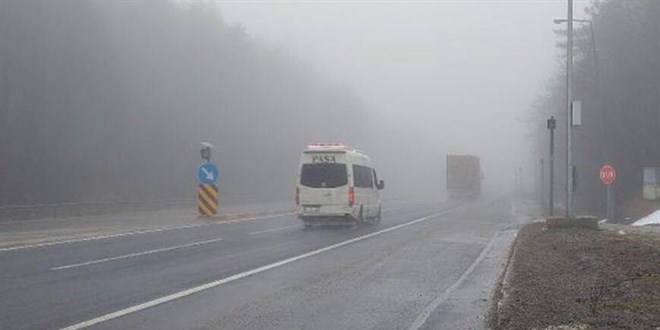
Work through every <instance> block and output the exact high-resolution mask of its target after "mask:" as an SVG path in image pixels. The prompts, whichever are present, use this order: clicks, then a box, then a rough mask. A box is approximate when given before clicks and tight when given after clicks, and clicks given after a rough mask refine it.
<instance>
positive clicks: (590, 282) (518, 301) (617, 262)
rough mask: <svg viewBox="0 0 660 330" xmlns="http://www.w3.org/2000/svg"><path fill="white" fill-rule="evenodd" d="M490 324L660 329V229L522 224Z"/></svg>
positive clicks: (529, 327)
mask: <svg viewBox="0 0 660 330" xmlns="http://www.w3.org/2000/svg"><path fill="white" fill-rule="evenodd" d="M498 290H499V291H498V292H496V294H495V299H494V305H493V307H492V308H491V313H490V320H489V326H490V327H491V328H492V329H496V330H499V329H652V330H656V329H660V235H658V234H657V233H641V232H635V233H627V234H624V235H622V234H619V232H618V231H612V230H593V229H586V228H559V229H551V230H548V229H546V228H545V224H544V223H533V224H530V225H527V226H525V227H523V229H522V230H521V231H520V233H519V236H518V238H517V240H516V242H515V245H514V247H513V250H512V254H511V260H510V262H509V266H508V267H507V271H506V272H505V274H504V275H503V279H502V283H501V284H500V287H499V288H498Z"/></svg>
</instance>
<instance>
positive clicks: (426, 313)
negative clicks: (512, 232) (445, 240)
mask: <svg viewBox="0 0 660 330" xmlns="http://www.w3.org/2000/svg"><path fill="white" fill-rule="evenodd" d="M499 233H500V232H499V231H497V232H495V234H493V236H492V237H491V238H490V241H488V244H486V246H485V247H484V248H483V249H482V250H481V253H480V254H479V256H478V257H477V259H474V261H473V262H472V264H471V265H470V267H468V268H467V269H466V270H465V272H463V274H461V277H459V278H458V280H456V282H454V284H452V285H451V286H449V287H448V288H447V289H445V291H444V292H443V293H442V295H440V296H438V297H437V298H435V299H434V300H433V301H432V302H431V303H430V304H428V305H427V306H426V308H424V310H422V312H421V313H420V314H419V315H418V316H417V318H416V319H415V321H414V322H413V323H412V324H411V325H410V327H408V330H419V329H421V328H422V327H423V326H424V324H426V321H427V320H428V319H429V317H431V314H432V313H433V312H434V311H435V310H436V309H438V307H440V305H441V304H442V303H443V302H445V301H446V300H447V298H448V297H449V295H450V294H452V293H453V292H454V291H455V290H456V289H457V288H458V287H459V286H460V285H461V284H463V282H465V280H466V279H467V277H468V276H470V274H472V272H473V271H474V269H475V268H477V266H478V265H479V264H480V263H481V262H482V261H483V260H484V258H486V255H487V254H488V252H490V250H491V249H492V247H493V244H494V243H495V238H496V237H497V236H498V235H499Z"/></svg>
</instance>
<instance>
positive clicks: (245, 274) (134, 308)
mask: <svg viewBox="0 0 660 330" xmlns="http://www.w3.org/2000/svg"><path fill="white" fill-rule="evenodd" d="M447 212H449V211H442V212H438V213H434V214H431V215H428V216H425V217H423V218H419V219H416V220H412V221H409V222H406V223H402V224H399V225H396V226H392V227H389V228H385V229H383V230H379V231H376V232H373V233H370V234H367V235H363V236H358V237H355V238H352V239H349V240H346V241H343V242H340V243H337V244H333V245H330V246H326V247H324V248H320V249H317V250H314V251H311V252H307V253H303V254H301V255H298V256H295V257H292V258H288V259H284V260H281V261H278V262H275V263H272V264H269V265H266V266H262V267H259V268H255V269H252V270H248V271H246V272H243V273H239V274H236V275H232V276H229V277H225V278H222V279H219V280H216V281H213V282H209V283H206V284H202V285H200V286H197V287H194V288H190V289H187V290H184V291H180V292H177V293H174V294H171V295H167V296H164V297H160V298H157V299H154V300H151V301H147V302H145V303H142V304H139V305H135V306H132V307H128V308H125V309H122V310H118V311H116V312H112V313H109V314H105V315H103V316H99V317H97V318H93V319H91V320H87V321H84V322H80V323H78V324H74V325H71V326H68V327H66V328H62V329H61V330H77V329H84V328H87V327H90V326H93V325H96V324H99V323H102V322H106V321H109V320H112V319H116V318H118V317H122V316H124V315H128V314H131V313H135V312H139V311H141V310H144V309H147V308H150V307H154V306H157V305H160V304H164V303H167V302H170V301H173V300H176V299H179V298H183V297H186V296H189V295H192V294H195V293H197V292H200V291H204V290H208V289H211V288H214V287H217V286H219V285H223V284H225V283H229V282H232V281H236V280H239V279H242V278H244V277H248V276H252V275H255V274H259V273H262V272H265V271H267V270H271V269H273V268H277V267H281V266H284V265H286V264H290V263H292V262H295V261H298V260H301V259H305V258H309V257H312V256H315V255H317V254H320V253H323V252H326V251H329V250H333V249H336V248H339V247H342V246H345V245H348V244H351V243H355V242H358V241H362V240H365V239H367V238H371V237H374V236H378V235H381V234H384V233H387V232H390V231H393V230H397V229H401V228H403V227H407V226H410V225H414V224H416V223H419V222H422V221H426V220H428V219H432V218H436V217H439V216H442V215H445V214H447Z"/></svg>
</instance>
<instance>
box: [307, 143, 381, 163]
mask: <svg viewBox="0 0 660 330" xmlns="http://www.w3.org/2000/svg"><path fill="white" fill-rule="evenodd" d="M326 152H327V153H341V154H350V155H351V156H352V157H358V158H362V159H366V160H367V161H370V160H371V158H370V157H369V156H367V155H366V154H364V153H362V152H360V151H359V150H356V149H350V148H348V147H347V146H345V145H337V144H329V145H323V144H316V145H309V146H307V148H306V149H305V150H303V154H313V153H326Z"/></svg>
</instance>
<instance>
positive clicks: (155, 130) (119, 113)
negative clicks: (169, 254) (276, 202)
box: [0, 0, 367, 205]
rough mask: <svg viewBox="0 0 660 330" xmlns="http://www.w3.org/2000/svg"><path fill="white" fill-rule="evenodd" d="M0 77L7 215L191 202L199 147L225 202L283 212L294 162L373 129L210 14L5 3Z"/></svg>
mask: <svg viewBox="0 0 660 330" xmlns="http://www.w3.org/2000/svg"><path fill="white" fill-rule="evenodd" d="M0 69H1V74H0V79H1V80H0V99H1V105H0V106H1V107H0V205H7V204H24V203H58V202H75V201H99V200H103V201H111V200H135V201H138V200H156V199H168V198H173V199H176V198H182V199H187V198H194V191H195V188H196V169H197V167H198V165H199V164H200V163H201V159H200V157H199V142H200V141H203V140H208V141H210V142H211V143H213V144H214V145H215V149H214V155H213V156H214V161H215V162H216V163H217V164H218V165H219V167H220V171H221V186H220V194H221V200H222V199H223V195H227V194H231V195H245V196H247V197H249V199H268V198H276V197H277V198H282V197H284V198H287V197H290V196H291V195H292V191H293V187H294V182H293V180H294V177H295V175H296V173H295V172H296V166H297V161H298V154H299V152H300V149H301V148H302V147H303V146H304V145H305V144H306V143H308V142H317V141H324V140H325V141H327V140H331V141H337V140H343V141H355V140H358V139H360V137H361V136H362V133H363V132H362V130H363V129H364V123H365V121H366V120H365V119H366V116H367V113H366V109H365V105H364V104H363V103H362V102H361V100H360V99H359V98H358V97H357V96H356V95H355V94H354V93H353V92H352V91H351V90H350V89H349V88H347V87H345V86H342V85H337V84H331V83H328V82H325V81H323V80H322V79H321V78H320V77H319V76H318V74H317V73H316V72H315V71H314V70H313V69H312V68H310V66H309V65H307V64H306V63H304V62H301V61H300V60H298V59H296V58H295V57H294V56H291V55H290V54H287V52H286V51H284V50H282V49H278V48H277V47H275V46H272V45H266V44H264V43H262V42H258V41H256V40H255V39H253V38H251V37H250V36H249V35H247V34H246V33H245V31H244V29H243V28H242V27H240V26H230V25H228V24H226V23H225V22H223V20H222V18H221V15H220V13H219V10H218V8H216V6H214V5H213V4H209V3H204V4H199V3H194V4H190V3H180V2H158V1H136V2H125V1H116V2H115V1H47V0H44V1H2V2H0ZM247 197H246V198H247Z"/></svg>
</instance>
